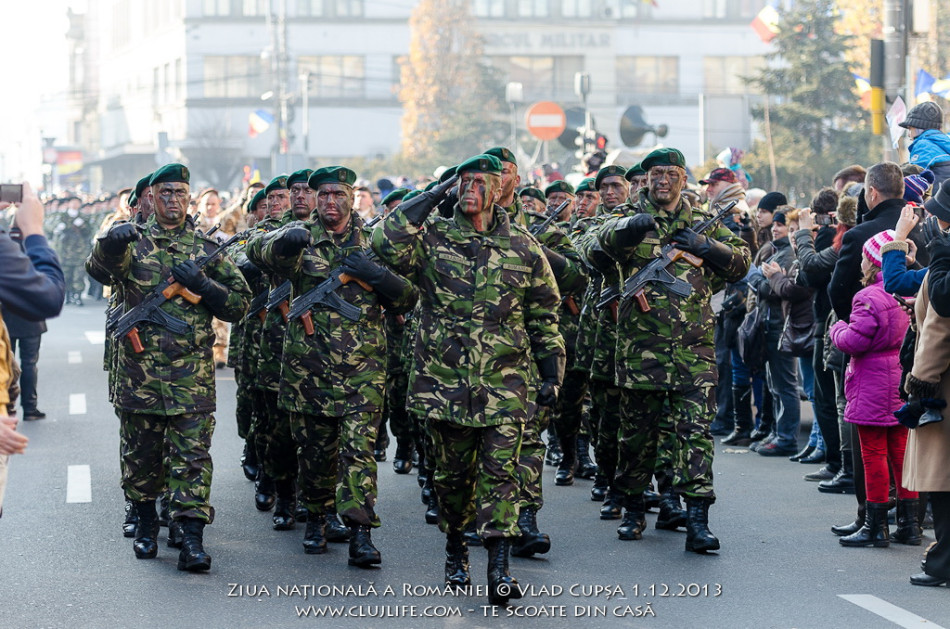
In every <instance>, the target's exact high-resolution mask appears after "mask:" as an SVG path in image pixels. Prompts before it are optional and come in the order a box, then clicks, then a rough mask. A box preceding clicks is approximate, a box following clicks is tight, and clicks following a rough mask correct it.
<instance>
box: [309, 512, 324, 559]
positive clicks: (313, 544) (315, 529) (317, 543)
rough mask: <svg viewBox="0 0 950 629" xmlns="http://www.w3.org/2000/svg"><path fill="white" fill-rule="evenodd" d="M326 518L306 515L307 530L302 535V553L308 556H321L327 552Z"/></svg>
mask: <svg viewBox="0 0 950 629" xmlns="http://www.w3.org/2000/svg"><path fill="white" fill-rule="evenodd" d="M326 527H327V517H326V516H325V515H319V514H317V515H310V514H309V513H308V514H307V530H306V532H304V534H303V552H305V553H307V554H308V555H322V554H323V553H325V552H327V538H326Z"/></svg>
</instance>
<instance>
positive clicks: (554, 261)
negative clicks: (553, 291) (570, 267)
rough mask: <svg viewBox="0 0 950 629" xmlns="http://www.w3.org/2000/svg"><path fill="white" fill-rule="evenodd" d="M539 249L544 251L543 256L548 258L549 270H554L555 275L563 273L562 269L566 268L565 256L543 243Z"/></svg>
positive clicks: (558, 275)
mask: <svg viewBox="0 0 950 629" xmlns="http://www.w3.org/2000/svg"><path fill="white" fill-rule="evenodd" d="M541 251H543V252H544V257H546V258H547V259H548V264H550V265H551V270H552V271H554V275H555V277H560V276H561V275H563V274H564V269H565V268H567V258H565V257H564V256H562V255H561V254H560V253H558V252H557V251H554V250H552V249H548V248H547V247H546V246H545V245H541Z"/></svg>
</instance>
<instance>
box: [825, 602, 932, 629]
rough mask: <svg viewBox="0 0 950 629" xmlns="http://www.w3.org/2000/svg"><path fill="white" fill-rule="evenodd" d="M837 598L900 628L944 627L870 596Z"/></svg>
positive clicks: (927, 628) (929, 628)
mask: <svg viewBox="0 0 950 629" xmlns="http://www.w3.org/2000/svg"><path fill="white" fill-rule="evenodd" d="M838 596H839V597H840V598H843V599H844V600H846V601H848V602H849V603H854V604H855V605H857V606H858V607H863V608H864V609H866V610H868V611H869V612H871V613H872V614H877V615H878V616H880V617H881V618H884V619H885V620H889V621H891V622H892V623H894V624H895V625H898V626H900V627H905V628H907V629H910V628H911V627H914V628H915V629H919V628H920V627H925V628H926V629H944V627H941V626H940V625H938V624H937V623H935V622H933V621H930V620H927V619H926V618H921V617H920V616H918V615H917V614H913V613H911V612H909V611H907V610H906V609H903V608H901V607H898V606H897V605H891V604H890V603H888V602H887V601H885V600H883V599H880V598H878V597H876V596H872V595H871V594H839V595H838Z"/></svg>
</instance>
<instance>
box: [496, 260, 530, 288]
mask: <svg viewBox="0 0 950 629" xmlns="http://www.w3.org/2000/svg"><path fill="white" fill-rule="evenodd" d="M532 271H533V269H532V268H531V267H530V266H527V265H524V264H519V263H516V262H502V263H501V265H500V275H501V281H502V284H503V285H504V286H507V287H508V288H517V289H525V288H527V287H528V285H529V284H530V282H531V273H532Z"/></svg>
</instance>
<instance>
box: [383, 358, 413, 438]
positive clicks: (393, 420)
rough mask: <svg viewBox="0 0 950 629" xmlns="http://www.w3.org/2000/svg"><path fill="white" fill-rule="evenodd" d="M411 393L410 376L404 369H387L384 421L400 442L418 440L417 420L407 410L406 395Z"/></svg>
mask: <svg viewBox="0 0 950 629" xmlns="http://www.w3.org/2000/svg"><path fill="white" fill-rule="evenodd" d="M408 393H409V376H408V375H407V374H406V372H405V371H403V370H402V369H396V370H392V371H390V370H387V371H386V401H385V410H384V411H383V418H384V419H383V423H384V424H388V425H389V431H390V432H391V433H392V434H393V436H395V437H396V439H398V440H399V441H400V442H409V443H414V442H415V441H416V438H417V437H418V435H417V430H416V422H415V421H413V417H412V416H411V415H410V414H409V411H408V410H406V396H407V395H408Z"/></svg>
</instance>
